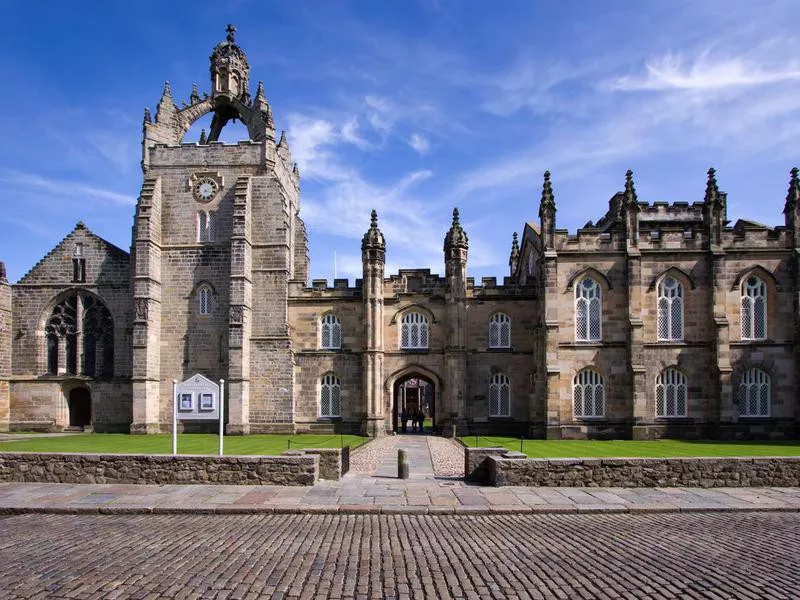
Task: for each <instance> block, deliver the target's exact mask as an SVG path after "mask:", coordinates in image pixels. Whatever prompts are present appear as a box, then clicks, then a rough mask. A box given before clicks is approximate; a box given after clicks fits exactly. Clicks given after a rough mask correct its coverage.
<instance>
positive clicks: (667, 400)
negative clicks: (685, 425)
mask: <svg viewBox="0 0 800 600" xmlns="http://www.w3.org/2000/svg"><path fill="white" fill-rule="evenodd" d="M688 396H689V394H688V386H687V385H686V375H684V374H683V373H681V372H680V371H679V370H678V369H676V368H674V367H669V368H667V369H664V370H663V371H661V373H659V374H658V377H656V416H657V417H685V416H686V407H687V405H688V403H689V397H688Z"/></svg>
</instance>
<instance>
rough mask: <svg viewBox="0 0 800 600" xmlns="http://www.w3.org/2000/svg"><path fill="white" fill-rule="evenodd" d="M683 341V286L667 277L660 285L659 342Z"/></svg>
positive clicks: (672, 278)
mask: <svg viewBox="0 0 800 600" xmlns="http://www.w3.org/2000/svg"><path fill="white" fill-rule="evenodd" d="M682 339H683V285H682V284H681V282H679V281H678V280H677V279H675V278H674V277H671V276H669V275H667V276H666V277H664V279H662V280H661V281H660V282H659V284H658V340H659V341H680V340H682Z"/></svg>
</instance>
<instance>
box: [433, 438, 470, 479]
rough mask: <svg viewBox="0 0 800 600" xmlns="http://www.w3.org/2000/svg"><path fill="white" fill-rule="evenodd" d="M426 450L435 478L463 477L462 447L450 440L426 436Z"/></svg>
mask: <svg viewBox="0 0 800 600" xmlns="http://www.w3.org/2000/svg"><path fill="white" fill-rule="evenodd" d="M428 448H429V449H430V451H431V459H432V460H433V470H434V471H435V472H436V475H437V476H439V477H463V476H464V446H462V445H461V444H459V443H458V442H457V441H455V440H452V439H450V438H442V437H436V436H428Z"/></svg>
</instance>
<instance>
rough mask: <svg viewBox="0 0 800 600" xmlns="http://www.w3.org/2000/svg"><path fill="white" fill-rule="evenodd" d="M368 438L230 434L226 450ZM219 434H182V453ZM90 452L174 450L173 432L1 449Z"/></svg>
mask: <svg viewBox="0 0 800 600" xmlns="http://www.w3.org/2000/svg"><path fill="white" fill-rule="evenodd" d="M366 440H367V438H364V437H361V436H358V435H343V436H340V435H244V436H241V435H240V436H226V437H225V441H224V451H225V454H238V455H259V454H280V453H281V452H283V451H284V450H287V449H288V448H289V444H290V443H291V447H292V448H293V449H299V448H339V447H340V446H341V445H342V444H344V445H345V446H350V447H351V448H355V447H357V446H360V445H361V444H363V443H364V442H365V441H366ZM218 444H219V437H218V436H216V435H214V434H204V433H187V434H181V435H179V436H178V453H179V454H216V453H217V448H218ZM2 451H6V452H90V453H105V454H172V435H170V434H159V435H128V434H124V433H82V434H77V435H72V436H64V437H41V438H28V439H24V440H12V441H3V442H0V452H2Z"/></svg>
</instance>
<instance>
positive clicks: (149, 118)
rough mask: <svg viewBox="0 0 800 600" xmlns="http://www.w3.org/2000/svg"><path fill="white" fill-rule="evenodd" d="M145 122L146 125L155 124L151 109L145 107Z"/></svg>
mask: <svg viewBox="0 0 800 600" xmlns="http://www.w3.org/2000/svg"><path fill="white" fill-rule="evenodd" d="M144 122H145V123H152V122H153V117H152V115H151V114H150V109H149V108H148V107H146V106H145V107H144Z"/></svg>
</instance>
